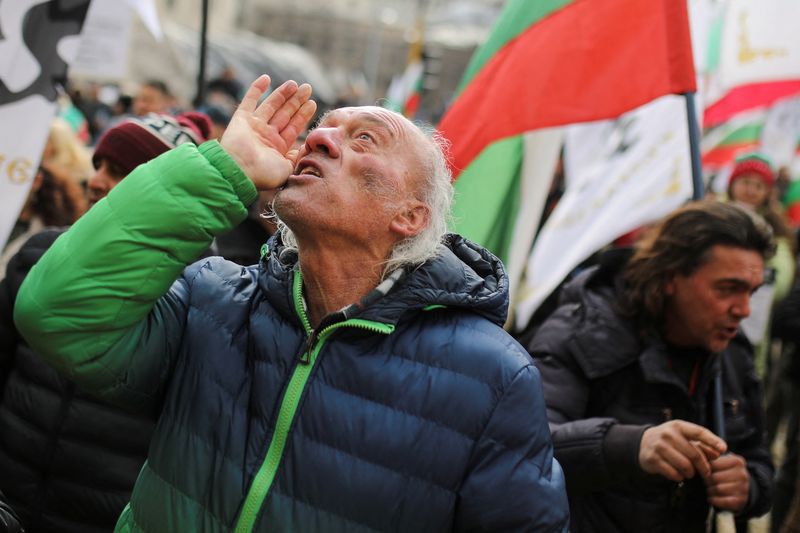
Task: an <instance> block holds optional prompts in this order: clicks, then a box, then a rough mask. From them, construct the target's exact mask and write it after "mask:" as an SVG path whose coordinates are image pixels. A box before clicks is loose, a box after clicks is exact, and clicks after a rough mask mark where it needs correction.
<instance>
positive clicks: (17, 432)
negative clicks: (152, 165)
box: [0, 113, 210, 533]
mask: <svg viewBox="0 0 800 533" xmlns="http://www.w3.org/2000/svg"><path fill="white" fill-rule="evenodd" d="M209 131H210V122H209V121H208V119H207V117H205V115H202V114H199V113H187V114H184V115H181V116H179V117H167V116H155V115H152V116H150V117H148V118H146V119H131V120H128V121H125V122H122V123H120V124H119V125H117V126H115V127H114V128H111V129H110V130H108V131H107V132H106V134H105V135H104V136H103V137H102V138H101V139H100V141H99V142H98V144H97V147H96V149H95V154H94V164H95V167H96V168H97V172H96V173H95V174H94V175H93V176H92V177H91V178H90V180H89V196H90V198H89V199H90V202H91V203H92V204H94V203H95V202H97V201H98V200H100V199H101V198H103V197H104V196H105V195H106V194H108V192H109V191H110V190H111V189H112V188H114V187H115V186H116V185H117V184H118V183H119V182H120V181H121V180H122V179H123V178H124V177H125V176H126V175H127V174H128V173H129V172H130V171H132V170H133V169H134V168H135V167H136V166H138V165H139V164H142V163H145V162H147V161H149V160H150V159H153V158H154V157H156V156H158V155H159V154H161V153H163V152H166V151H167V150H168V149H169V148H171V147H174V146H175V145H176V144H180V143H182V142H195V143H200V142H202V141H204V140H205V139H206V138H207V137H208V133H209ZM66 229H67V228H49V229H45V230H44V231H42V232H39V233H37V234H34V235H33V236H32V237H31V238H30V239H28V240H27V241H26V242H25V244H23V245H22V248H21V249H20V250H19V251H18V252H17V253H16V255H14V256H12V258H11V259H10V261H9V263H8V267H7V270H6V271H5V272H2V273H0V276H2V275H4V276H5V277H4V278H3V279H2V280H1V281H0V490H2V491H4V492H5V494H6V497H7V498H8V501H9V502H10V503H11V505H13V507H14V509H15V510H16V512H17V514H18V516H19V520H20V521H21V524H23V525H24V526H25V528H26V529H27V530H28V531H36V532H38V531H54V532H76V533H77V532H81V533H87V532H88V533H91V532H98V533H99V532H103V531H111V530H112V529H113V528H114V525H115V523H116V521H117V518H118V517H119V515H120V513H121V512H122V510H123V508H124V507H125V504H126V503H127V502H128V500H129V499H130V494H131V489H132V487H133V484H134V482H135V481H136V478H137V475H138V473H139V470H140V468H141V466H142V464H143V463H144V461H145V459H146V457H147V450H148V446H149V442H150V438H151V435H152V433H153V430H154V427H155V421H156V418H157V415H156V413H155V412H152V413H145V414H142V413H138V414H132V413H129V412H128V411H125V410H123V409H121V408H119V407H116V406H112V405H110V404H108V403H107V402H104V401H100V400H98V399H96V398H94V397H93V396H91V395H89V394H88V393H86V392H83V391H82V390H80V389H79V388H78V387H76V385H75V383H74V382H72V381H70V380H68V379H66V378H64V377H62V376H60V375H59V374H58V373H57V372H56V371H55V370H54V369H53V368H51V367H50V366H49V365H48V364H47V363H46V362H45V361H44V359H42V358H41V357H40V356H39V355H38V354H37V353H35V352H34V351H33V350H32V349H31V348H30V346H29V345H28V343H27V342H25V340H24V339H22V337H21V336H20V335H19V332H18V331H17V329H16V327H15V325H14V323H13V318H12V317H13V309H14V303H15V300H16V296H17V292H18V291H19V288H20V286H21V285H22V282H23V281H24V280H25V278H26V276H27V275H28V272H29V271H30V269H31V268H32V267H33V266H34V264H36V262H37V261H38V260H39V259H40V258H41V256H42V255H43V254H44V253H45V252H46V251H47V250H48V249H49V248H50V246H51V245H52V244H53V242H55V240H56V239H57V238H58V237H59V236H60V235H61V234H62V233H64V231H66Z"/></svg>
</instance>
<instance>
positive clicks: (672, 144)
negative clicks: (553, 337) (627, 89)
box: [515, 96, 692, 329]
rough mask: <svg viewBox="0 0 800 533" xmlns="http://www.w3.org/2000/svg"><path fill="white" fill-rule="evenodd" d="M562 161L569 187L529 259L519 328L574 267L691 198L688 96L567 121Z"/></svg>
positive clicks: (519, 310)
mask: <svg viewBox="0 0 800 533" xmlns="http://www.w3.org/2000/svg"><path fill="white" fill-rule="evenodd" d="M564 165H565V166H564V168H565V175H566V177H567V188H566V192H565V194H564V196H563V197H562V198H561V201H560V202H559V203H558V206H557V207H556V208H555V210H554V211H553V213H552V215H551V216H550V218H549V219H548V220H547V222H546V224H545V226H544V227H543V228H542V231H541V233H540V234H539V237H538V239H537V241H536V244H535V246H534V249H533V254H532V255H531V257H530V259H529V260H528V266H527V271H526V274H527V280H526V284H525V287H524V288H523V291H522V294H523V295H524V298H523V299H521V301H520V303H519V304H518V306H517V309H516V311H517V314H516V320H515V322H516V327H517V328H519V329H522V328H523V327H524V326H525V325H526V324H527V323H528V321H529V320H530V317H531V315H532V314H533V312H534V311H535V310H536V309H537V308H538V307H539V305H540V304H541V303H542V301H544V299H545V298H546V297H547V296H548V295H549V294H550V293H551V292H552V291H553V290H554V289H555V288H556V287H557V286H558V285H559V283H561V281H562V280H563V279H564V278H565V277H566V276H567V274H569V272H570V271H571V270H572V269H573V268H574V267H575V266H577V265H578V264H580V263H581V262H582V261H583V260H585V259H586V258H588V257H589V256H590V255H592V253H594V252H595V251H597V250H598V249H600V248H602V247H603V246H605V245H607V244H609V243H610V242H612V241H613V240H614V239H616V238H617V237H619V236H621V235H624V234H625V233H627V232H629V231H631V230H633V229H635V228H638V227H640V226H642V225H644V224H647V223H651V222H654V221H656V220H658V219H659V218H661V217H662V216H664V215H666V214H667V213H669V212H671V211H673V210H674V209H676V208H677V207H679V206H680V205H682V204H683V203H684V202H685V201H686V200H688V199H689V198H690V197H691V195H692V174H691V162H690V157H689V136H688V128H687V119H686V102H685V99H684V98H683V97H679V96H664V97H662V98H659V99H658V100H655V101H653V102H651V103H649V104H647V105H645V106H643V107H641V108H639V109H637V110H634V111H631V112H629V113H626V114H625V115H622V116H621V117H620V118H619V119H617V120H612V121H600V122H594V123H589V124H581V125H575V126H570V127H569V128H568V129H567V134H566V142H565V148H564Z"/></svg>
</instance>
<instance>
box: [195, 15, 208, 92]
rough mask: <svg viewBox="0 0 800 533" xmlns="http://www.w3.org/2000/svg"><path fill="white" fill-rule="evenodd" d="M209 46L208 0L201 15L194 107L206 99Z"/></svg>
mask: <svg viewBox="0 0 800 533" xmlns="http://www.w3.org/2000/svg"><path fill="white" fill-rule="evenodd" d="M207 46H208V0H203V4H202V12H201V14H200V64H199V65H198V67H197V92H196V93H195V97H194V102H193V104H194V107H199V106H201V105H202V104H203V102H204V101H205V99H206V47H207Z"/></svg>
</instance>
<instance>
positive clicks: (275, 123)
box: [268, 83, 311, 141]
mask: <svg viewBox="0 0 800 533" xmlns="http://www.w3.org/2000/svg"><path fill="white" fill-rule="evenodd" d="M309 98H311V85H309V84H307V83H304V84H303V85H301V86H300V87H298V88H297V91H295V93H294V94H292V95H291V96H290V97H289V98H287V99H286V101H285V102H284V103H283V105H282V106H280V107H279V108H278V109H277V110H276V111H275V113H274V114H273V115H272V118H269V119H268V122H269V124H270V126H272V127H274V128H275V129H277V130H278V131H283V130H284V129H285V128H286V126H288V125H289V122H290V121H291V120H292V118H293V117H294V116H295V115H296V114H297V112H298V111H299V110H300V109H301V108H302V106H303V104H305V103H306V102H308V99H309ZM292 141H294V139H292Z"/></svg>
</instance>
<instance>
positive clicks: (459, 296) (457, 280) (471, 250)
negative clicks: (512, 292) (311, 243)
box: [261, 234, 508, 326]
mask: <svg viewBox="0 0 800 533" xmlns="http://www.w3.org/2000/svg"><path fill="white" fill-rule="evenodd" d="M268 246H269V251H268V255H267V256H266V257H264V258H263V259H262V262H261V265H262V267H263V268H265V269H266V273H267V276H264V277H265V278H266V279H264V280H262V282H261V283H262V284H266V286H265V287H264V290H265V291H266V293H267V295H268V298H270V301H271V302H272V303H273V305H276V306H277V307H279V308H281V309H284V310H285V311H286V312H287V313H290V314H292V315H293V314H295V311H294V303H293V300H292V292H291V279H292V277H293V271H294V270H296V269H297V254H296V253H293V252H292V251H291V250H287V249H286V248H285V247H284V246H283V243H282V242H281V240H280V236H279V235H275V236H273V237H272V238H271V239H270V241H269V243H268ZM432 306H433V307H436V306H443V307H448V308H464V309H467V310H469V311H470V312H473V313H477V314H479V315H481V316H483V317H485V318H487V319H489V320H490V321H492V322H494V323H495V324H498V325H500V326H502V325H503V324H504V323H505V320H506V316H507V313H508V277H507V276H506V271H505V268H504V267H503V264H502V262H501V261H500V259H498V258H497V257H495V256H494V255H493V254H492V253H491V252H489V251H488V250H486V249H485V248H483V247H481V246H478V245H477V244H475V243H473V242H470V241H468V240H467V239H465V238H464V237H461V236H460V235H456V234H448V235H447V236H446V237H445V239H444V242H443V245H442V246H441V247H440V252H439V254H437V256H436V257H434V258H433V259H431V260H429V261H427V262H426V263H424V264H422V265H421V266H419V267H417V268H415V269H413V270H411V271H408V272H407V273H406V275H405V276H404V277H403V278H402V279H401V280H400V281H398V283H397V284H396V285H395V286H394V287H393V288H392V290H391V291H390V292H389V293H388V294H387V295H386V296H384V297H382V298H380V299H379V300H378V301H376V302H374V303H373V304H371V305H370V306H368V307H366V308H365V309H364V310H363V311H362V312H361V314H360V315H359V318H363V319H365V320H373V321H376V322H383V323H387V324H397V322H398V321H399V320H400V318H401V317H402V315H403V314H405V313H410V312H419V311H421V310H423V309H426V308H431V307H432Z"/></svg>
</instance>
